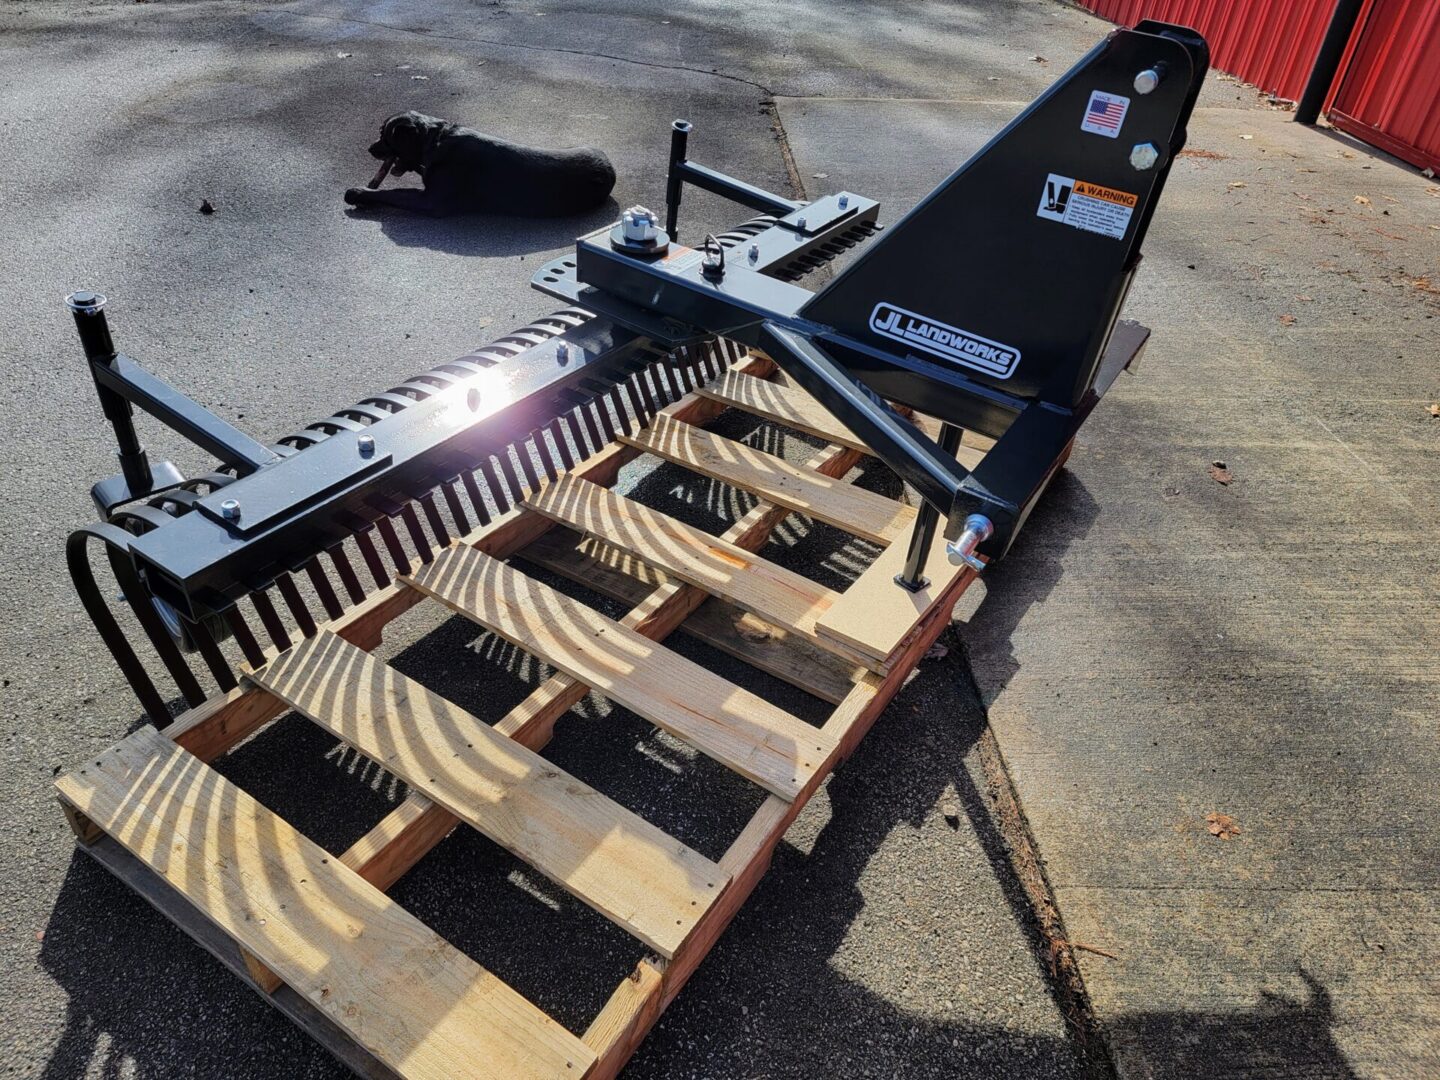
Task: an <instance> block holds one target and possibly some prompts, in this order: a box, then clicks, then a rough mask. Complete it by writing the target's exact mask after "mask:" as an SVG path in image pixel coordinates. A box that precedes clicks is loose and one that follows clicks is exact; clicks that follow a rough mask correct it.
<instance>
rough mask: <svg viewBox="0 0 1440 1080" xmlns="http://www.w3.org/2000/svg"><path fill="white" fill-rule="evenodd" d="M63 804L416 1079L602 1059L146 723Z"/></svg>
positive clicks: (70, 777) (568, 1067) (531, 1071)
mask: <svg viewBox="0 0 1440 1080" xmlns="http://www.w3.org/2000/svg"><path fill="white" fill-rule="evenodd" d="M57 786H58V788H59V791H60V794H61V797H62V798H63V799H64V800H65V801H66V802H68V803H69V804H70V805H71V806H73V807H75V808H76V809H77V810H79V811H80V812H81V813H82V814H84V815H85V817H86V818H87V819H89V820H90V821H92V822H93V823H94V824H95V825H96V826H98V827H99V828H100V829H102V830H104V831H105V833H106V834H108V835H109V836H111V837H113V838H114V839H115V840H116V841H118V842H119V843H120V844H121V845H122V846H123V847H124V848H125V849H126V850H128V851H129V852H130V853H131V854H132V855H134V856H136V857H137V858H138V859H139V860H140V861H141V862H143V863H144V864H145V865H146V866H147V867H148V868H149V869H150V870H151V871H152V872H153V873H154V874H156V875H157V876H158V877H160V878H161V879H163V880H164V881H165V882H166V883H167V884H169V885H170V886H172V887H173V888H175V889H176V890H177V891H178V892H179V893H180V894H181V895H183V896H184V897H185V898H186V899H187V900H189V901H190V902H191V903H193V904H195V905H196V906H197V907H198V908H200V909H201V910H202V911H203V912H205V914H206V915H207V917H208V918H209V919H210V920H211V921H212V922H214V923H215V924H216V925H217V926H218V927H219V928H220V929H221V930H223V931H224V932H225V933H226V934H228V935H230V937H231V938H232V939H233V940H234V941H235V942H236V943H237V944H238V945H239V946H240V947H241V948H243V949H245V950H247V951H249V952H250V953H253V954H254V955H255V956H256V957H258V958H259V959H260V960H261V961H262V962H263V963H264V964H265V965H267V966H268V967H269V968H270V969H271V970H273V971H274V972H276V973H277V974H278V975H279V976H280V977H281V978H282V979H283V980H284V981H285V983H286V984H287V985H289V986H291V987H292V988H294V989H295V990H296V991H297V992H299V993H300V994H302V995H303V996H305V997H306V998H308V999H309V1000H310V1001H311V1002H312V1003H314V1004H316V1005H317V1006H319V1008H320V1009H321V1011H322V1012H323V1013H324V1014H325V1015H326V1016H327V1017H328V1018H329V1019H330V1020H332V1021H334V1022H335V1023H336V1024H338V1025H339V1026H340V1027H341V1028H343V1029H344V1030H345V1031H346V1032H347V1033H348V1034H349V1035H350V1036H351V1038H353V1039H354V1040H355V1041H356V1042H357V1043H358V1044H359V1045H361V1046H362V1047H364V1048H365V1049H366V1050H367V1051H369V1052H370V1053H371V1054H372V1055H374V1056H375V1057H376V1058H377V1059H378V1060H380V1061H381V1062H383V1063H384V1064H385V1065H387V1066H389V1067H390V1068H392V1069H394V1070H395V1071H396V1072H397V1073H399V1074H401V1075H403V1076H406V1077H417V1078H418V1077H427V1078H428V1077H436V1078H442V1077H452V1076H456V1075H462V1074H463V1075H467V1076H488V1077H495V1078H496V1080H500V1078H508V1077H536V1078H540V1077H545V1078H552V1080H553V1078H555V1077H563V1076H584V1075H585V1073H586V1071H587V1070H588V1069H589V1068H590V1067H591V1066H592V1065H593V1064H594V1063H595V1060H596V1058H595V1054H594V1052H593V1051H591V1050H590V1049H589V1048H588V1047H587V1046H586V1045H585V1044H584V1043H583V1042H581V1041H580V1040H579V1039H577V1038H576V1037H575V1036H574V1035H572V1034H570V1032H568V1031H566V1030H565V1028H563V1027H562V1026H561V1025H559V1024H558V1023H556V1022H555V1021H554V1020H552V1019H550V1017H548V1016H546V1015H545V1014H544V1013H543V1012H541V1011H540V1010H539V1009H537V1008H536V1007H535V1006H534V1005H532V1004H530V1003H529V1002H528V1001H526V1000H525V999H524V998H523V997H521V996H520V995H519V994H517V993H516V992H515V991H514V990H512V989H511V988H510V987H509V986H507V985H506V984H505V983H503V982H502V981H501V980H500V979H498V978H496V977H495V976H494V975H492V974H490V973H489V972H488V971H486V970H485V969H484V968H482V967H480V965H479V964H476V963H475V962H474V961H473V960H471V959H470V958H469V957H467V956H465V955H464V954H463V953H461V952H460V951H459V950H457V949H456V948H455V947H454V946H452V945H450V944H449V943H448V942H446V941H445V940H444V939H443V938H442V937H440V935H438V934H436V933H435V931H433V930H431V929H430V928H429V927H427V926H426V925H425V924H424V923H422V922H420V920H419V919H416V918H415V917H414V916H412V915H410V914H409V913H408V912H406V911H405V910H404V909H403V908H402V907H400V905H398V904H396V903H395V902H394V901H392V900H391V899H390V898H389V897H387V896H386V895H385V894H384V893H382V892H380V891H379V890H378V889H376V888H374V887H373V886H371V885H369V884H367V883H366V882H365V881H363V880H361V878H360V877H359V876H358V875H356V874H355V873H354V872H353V871H352V870H350V869H349V868H348V867H346V866H344V865H343V864H342V863H341V861H340V860H339V859H337V858H334V857H332V856H331V855H330V854H329V853H328V852H326V851H325V850H324V849H323V848H321V847H320V846H319V845H318V844H315V843H314V842H313V841H311V840H309V839H307V838H306V837H305V836H303V835H302V834H301V833H300V832H298V831H297V830H296V829H294V828H293V827H292V826H291V825H289V824H288V823H287V822H285V821H284V820H283V819H281V818H280V817H279V816H278V815H276V814H273V813H271V812H270V811H269V810H267V809H266V808H265V807H263V806H261V805H260V804H259V803H257V802H256V801H255V800H254V799H253V798H251V797H250V796H249V795H247V794H246V793H245V792H244V791H243V790H241V789H240V788H238V787H236V786H234V785H233V784H231V783H229V782H228V781H227V780H225V779H224V778H223V777H222V776H221V775H220V774H219V773H217V772H215V771H214V770H213V769H211V768H210V767H209V766H207V765H206V764H205V763H204V762H202V761H201V760H200V759H199V758H197V757H195V756H194V755H192V754H190V753H189V752H188V751H186V750H184V749H183V748H182V747H180V746H179V745H177V744H176V743H174V742H173V741H171V740H170V739H168V738H166V737H165V736H163V735H161V734H160V733H159V732H157V731H156V730H155V729H154V728H152V727H143V728H140V729H139V730H138V731H136V732H135V733H134V734H133V735H131V736H130V737H129V738H127V739H125V740H124V741H123V742H121V743H120V744H118V745H117V746H114V747H112V748H111V749H109V750H107V751H105V752H104V753H103V754H102V755H101V756H100V757H99V758H98V759H96V760H95V761H93V762H87V763H86V765H85V766H83V767H82V768H80V769H77V770H76V771H74V772H71V773H69V774H67V775H66V776H64V777H62V778H61V779H60V780H59V781H58V783H57Z"/></svg>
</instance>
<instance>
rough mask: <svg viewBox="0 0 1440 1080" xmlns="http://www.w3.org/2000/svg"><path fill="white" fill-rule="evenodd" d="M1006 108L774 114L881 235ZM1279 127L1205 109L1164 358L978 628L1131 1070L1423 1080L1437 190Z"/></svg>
mask: <svg viewBox="0 0 1440 1080" xmlns="http://www.w3.org/2000/svg"><path fill="white" fill-rule="evenodd" d="M1212 84H1213V85H1212V90H1211V100H1214V99H1216V98H1217V97H1219V96H1221V95H1222V94H1223V93H1224V91H1223V90H1222V89H1221V86H1223V85H1227V84H1224V81H1223V80H1218V79H1216V80H1212ZM1229 85H1233V84H1229ZM1019 107H1020V106H1019V103H1016V104H1013V105H1012V104H1000V103H992V102H988V101H959V102H952V103H938V102H937V103H910V102H893V101H892V102H856V101H828V100H827V101H819V100H814V99H811V100H804V101H788V100H787V101H782V103H781V114H782V116H783V118H784V120H785V125H786V130H787V132H788V133H789V136H790V139H791V143H792V147H793V148H794V153H795V158H796V162H797V165H798V167H799V169H800V171H801V172H802V173H804V174H809V173H811V172H812V171H821V172H827V173H829V174H830V177H829V179H828V180H827V182H828V183H832V184H839V185H841V186H851V187H854V188H855V189H856V190H861V191H864V192H866V193H867V194H871V195H874V196H877V197H880V198H882V199H887V200H891V205H892V206H893V207H894V210H893V211H892V212H891V213H890V214H888V215H886V216H887V217H888V218H889V219H891V220H893V217H894V215H895V213H896V212H898V211H900V210H903V209H904V208H905V207H906V206H907V205H908V204H909V203H910V202H913V200H914V199H915V198H916V197H917V196H918V195H919V194H921V193H923V192H924V191H925V190H926V189H927V188H928V186H929V185H930V184H931V183H933V182H934V181H935V180H937V179H939V178H940V177H942V176H943V175H945V174H946V173H947V172H948V171H949V170H950V169H951V168H953V167H954V165H955V164H956V163H958V162H959V161H960V160H962V159H963V157H964V155H965V154H967V153H969V152H970V151H972V150H973V149H975V148H977V147H978V146H979V145H980V142H981V141H983V138H984V137H985V136H986V135H988V133H989V132H991V131H993V130H994V128H995V127H996V126H997V125H998V124H999V123H1001V122H1003V121H1004V120H1005V119H1006V118H1008V116H1009V115H1011V114H1012V113H1013V112H1014V111H1016V110H1017V109H1018V108H1019ZM1288 121H1289V118H1288V116H1287V115H1285V114H1283V113H1277V112H1273V111H1267V110H1260V109H1254V108H1250V109H1223V108H1208V107H1207V108H1204V109H1201V110H1200V111H1199V112H1198V113H1197V116H1196V119H1195V122H1194V123H1193V124H1192V129H1191V141H1190V151H1189V153H1188V154H1187V155H1186V156H1185V157H1184V158H1183V159H1182V160H1181V161H1180V162H1178V163H1177V166H1176V168H1175V171H1174V173H1173V174H1172V179H1171V182H1170V185H1169V187H1168V188H1167V192H1166V195H1165V199H1164V202H1163V203H1162V205H1161V207H1160V210H1159V212H1158V213H1157V215H1156V218H1155V221H1154V225H1153V227H1152V229H1151V233H1150V238H1149V242H1148V244H1147V250H1146V262H1145V264H1144V266H1143V267H1142V270H1141V273H1140V276H1139V278H1138V279H1137V282H1136V287H1135V289H1134V291H1133V293H1132V296H1131V299H1130V302H1129V304H1128V307H1127V314H1128V315H1130V316H1131V317H1134V318H1138V319H1140V320H1142V321H1143V322H1145V323H1147V324H1148V325H1150V326H1152V327H1154V329H1155V336H1154V338H1153V339H1152V342H1151V345H1150V347H1149V349H1148V351H1147V354H1146V360H1145V363H1144V364H1143V366H1142V369H1141V371H1140V373H1139V374H1138V375H1135V376H1133V377H1126V378H1124V379H1122V381H1121V383H1120V384H1119V385H1118V386H1117V388H1116V390H1115V391H1114V394H1113V396H1112V397H1111V398H1109V399H1107V401H1106V403H1105V404H1104V405H1103V406H1102V408H1101V409H1100V410H1099V411H1098V412H1097V414H1096V416H1095V418H1094V419H1093V420H1092V421H1091V423H1090V425H1089V426H1088V427H1087V428H1086V430H1085V431H1084V432H1083V433H1082V435H1081V437H1080V439H1079V441H1078V444H1077V447H1076V450H1075V454H1074V456H1073V457H1072V458H1071V461H1070V465H1069V468H1068V470H1067V471H1066V473H1065V474H1064V475H1063V476H1062V477H1061V478H1060V480H1059V481H1058V482H1057V483H1056V485H1055V487H1054V489H1053V490H1052V492H1051V494H1050V495H1049V496H1048V497H1047V499H1046V501H1045V502H1044V503H1043V504H1042V507H1041V508H1040V509H1039V510H1037V512H1036V514H1035V515H1034V517H1033V518H1032V519H1031V522H1030V523H1029V525H1028V526H1027V531H1026V533H1025V534H1024V536H1023V537H1022V539H1021V541H1020V543H1019V544H1018V545H1017V547H1016V549H1015V551H1014V553H1013V555H1012V556H1011V557H1010V559H1009V560H1007V561H1006V562H1005V563H1004V564H1003V565H1002V566H1000V567H998V568H997V569H996V570H995V571H994V572H993V573H992V574H991V575H989V578H988V581H987V587H988V592H987V595H986V597H985V599H984V601H983V602H982V603H981V604H980V605H979V607H978V610H977V611H976V612H975V613H974V615H973V617H972V618H971V619H970V620H969V624H968V626H967V628H966V630H965V632H964V640H965V643H966V649H967V653H968V657H969V660H970V664H971V666H972V669H973V672H974V675H975V678H976V681H977V684H978V685H979V687H980V690H981V693H982V695H983V698H984V700H985V703H986V705H987V707H988V710H989V721H990V724H991V726H992V728H993V730H994V732H995V733H996V736H997V737H998V740H999V743H1000V746H1001V749H1002V751H1003V753H1004V757H1005V760H1006V762H1007V764H1008V766H1009V770H1010V773H1011V775H1012V777H1013V780H1014V784H1015V787H1016V790H1017V792H1018V794H1019V797H1020V800H1021V803H1022V806H1023V809H1024V812H1025V814H1026V816H1027V817H1028V819H1029V823H1030V827H1031V830H1032V832H1033V835H1034V837H1035V839H1036V841H1037V843H1038V846H1039V849H1040V852H1041V855H1042V856H1043V858H1044V863H1045V870H1046V873H1047V875H1048V878H1049V881H1050V884H1051V887H1052V889H1053V892H1054V895H1055V897H1056V900H1057V902H1058V904H1059V907H1060V911H1061V914H1062V916H1063V918H1064V920H1065V923H1066V926H1067V930H1068V934H1069V936H1070V938H1071V940H1074V941H1080V942H1084V943H1087V944H1090V945H1094V946H1096V947H1098V948H1101V949H1104V950H1106V951H1109V952H1113V953H1115V954H1116V956H1117V957H1118V959H1108V958H1106V957H1103V956H1100V955H1097V954H1094V953H1085V952H1081V953H1080V954H1079V959H1080V964H1081V967H1082V969H1083V973H1084V978H1085V984H1086V987H1087V989H1088V991H1089V994H1090V998H1091V1001H1092V1004H1093V1007H1094V1009H1095V1012H1096V1016H1097V1019H1098V1021H1099V1023H1100V1025H1101V1027H1102V1030H1103V1031H1104V1032H1105V1033H1106V1036H1107V1038H1108V1040H1109V1042H1110V1044H1111V1048H1112V1051H1113V1053H1114V1055H1115V1060H1116V1065H1117V1067H1118V1069H1119V1071H1120V1073H1121V1075H1123V1076H1143V1077H1160V1076H1175V1077H1186V1076H1196V1075H1206V1076H1233V1075H1251V1074H1254V1073H1255V1072H1258V1071H1264V1072H1266V1073H1268V1074H1273V1075H1284V1076H1297V1077H1299V1076H1306V1077H1316V1076H1352V1075H1366V1076H1424V1075H1433V1074H1434V1073H1435V1072H1436V1071H1437V1070H1440V982H1437V978H1436V976H1435V974H1434V972H1433V971H1431V970H1429V966H1428V965H1427V964H1426V963H1425V960H1424V950H1425V946H1424V942H1426V941H1428V940H1431V939H1432V938H1433V937H1434V935H1435V933H1436V932H1437V930H1440V908H1437V906H1436V903H1435V896H1436V891H1435V890H1436V886H1437V884H1440V881H1437V870H1436V868H1437V866H1440V858H1437V856H1440V830H1437V827H1436V824H1435V822H1436V820H1437V810H1440V789H1437V786H1436V784H1435V780H1434V777H1435V774H1436V767H1437V765H1440V747H1437V744H1436V742H1435V740H1434V737H1433V731H1432V730H1431V726H1432V725H1431V724H1430V718H1431V715H1432V714H1433V711H1434V710H1433V699H1434V695H1435V688H1436V674H1435V671H1434V663H1433V660H1434V656H1435V654H1436V648H1437V645H1440V621H1437V616H1436V613H1435V607H1434V596H1435V586H1436V583H1437V577H1436V574H1437V569H1440V556H1437V555H1436V552H1435V548H1434V544H1433V536H1434V535H1435V528H1436V526H1437V524H1440V520H1437V510H1440V507H1437V502H1436V499H1435V492H1434V476H1435V466H1436V463H1437V449H1440V447H1437V442H1436V438H1437V429H1436V427H1435V426H1434V425H1435V423H1436V421H1434V420H1433V419H1432V417H1431V416H1430V415H1429V412H1428V411H1427V406H1428V404H1429V403H1430V402H1431V400H1432V399H1433V398H1434V397H1435V396H1436V393H1437V384H1436V381H1435V368H1434V363H1435V358H1436V353H1435V341H1436V334H1435V330H1436V319H1437V316H1440V295H1437V292H1436V288H1435V285H1434V283H1433V282H1434V279H1433V277H1432V275H1433V274H1434V268H1435V267H1436V266H1440V231H1437V226H1440V201H1437V199H1436V196H1437V195H1440V189H1437V188H1435V186H1434V185H1433V183H1429V182H1427V181H1426V180H1424V179H1423V178H1421V177H1420V176H1419V175H1418V174H1417V173H1416V172H1415V171H1414V170H1412V169H1409V168H1408V167H1404V166H1401V165H1399V164H1397V163H1395V162H1394V161H1393V160H1391V159H1388V158H1385V157H1384V156H1383V155H1379V154H1376V153H1373V152H1371V151H1369V150H1368V149H1367V148H1365V147H1363V146H1360V145H1358V144H1355V143H1352V142H1350V141H1349V140H1347V139H1343V138H1340V137H1338V136H1334V135H1331V134H1329V133H1327V132H1324V131H1309V130H1305V129H1300V128H1297V127H1296V126H1294V125H1292V124H1290V123H1289V122H1288ZM895 161H904V162H905V164H906V167H905V168H904V169H894V168H893V166H892V163H893V162H895ZM957 280H958V278H957ZM1037 317H1043V307H1037ZM1217 459H1220V460H1224V461H1225V462H1226V463H1227V465H1228V467H1229V469H1230V470H1231V471H1232V473H1233V474H1234V478H1235V479H1234V481H1233V482H1232V483H1231V484H1229V485H1228V486H1222V485H1221V484H1219V483H1217V482H1216V481H1215V480H1214V479H1212V478H1211V477H1210V475H1209V474H1208V471H1207V469H1208V466H1209V464H1210V463H1211V462H1212V461H1214V460H1217ZM1212 812H1220V813H1225V814H1229V815H1232V816H1233V817H1234V818H1235V819H1236V821H1238V822H1239V824H1240V826H1241V830H1242V831H1241V834H1240V836H1239V837H1238V838H1236V839H1234V840H1231V841H1229V842H1222V841H1221V840H1218V839H1216V838H1215V837H1213V836H1211V835H1210V833H1209V831H1208V829H1207V826H1206V822H1205V816H1206V815H1207V814H1209V813H1212Z"/></svg>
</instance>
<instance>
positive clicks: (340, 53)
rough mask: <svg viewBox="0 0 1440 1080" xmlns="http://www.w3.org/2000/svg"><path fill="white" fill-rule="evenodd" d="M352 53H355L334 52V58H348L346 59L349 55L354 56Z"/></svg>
mask: <svg viewBox="0 0 1440 1080" xmlns="http://www.w3.org/2000/svg"><path fill="white" fill-rule="evenodd" d="M354 55H355V54H354V53H348V52H337V53H336V54H335V59H337V60H348V59H350V57H352V56H354Z"/></svg>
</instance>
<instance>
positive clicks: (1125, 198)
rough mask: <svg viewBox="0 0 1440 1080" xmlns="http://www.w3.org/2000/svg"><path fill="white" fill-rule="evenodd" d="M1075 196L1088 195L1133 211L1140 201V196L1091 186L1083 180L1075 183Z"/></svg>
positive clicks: (1095, 185) (1097, 185) (1094, 185)
mask: <svg viewBox="0 0 1440 1080" xmlns="http://www.w3.org/2000/svg"><path fill="white" fill-rule="evenodd" d="M1075 194H1076V195H1088V196H1090V198H1092V199H1104V200H1105V201H1106V202H1112V203H1115V204H1116V205H1117V206H1128V207H1130V208H1131V209H1134V207H1135V204H1136V203H1138V202H1139V201H1140V196H1138V195H1131V194H1130V193H1129V192H1128V191H1116V190H1115V189H1114V188H1108V187H1101V186H1100V185H1099V184H1091V183H1089V182H1087V181H1085V180H1076V181H1075Z"/></svg>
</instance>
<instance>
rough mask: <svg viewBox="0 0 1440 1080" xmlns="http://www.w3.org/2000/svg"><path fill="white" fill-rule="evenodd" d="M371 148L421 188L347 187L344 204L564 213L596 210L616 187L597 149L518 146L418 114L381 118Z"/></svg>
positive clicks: (439, 211) (441, 211) (425, 210)
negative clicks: (415, 178) (420, 179)
mask: <svg viewBox="0 0 1440 1080" xmlns="http://www.w3.org/2000/svg"><path fill="white" fill-rule="evenodd" d="M370 153H371V154H372V155H374V156H375V157H377V158H379V159H380V160H381V161H391V160H393V161H394V163H395V165H394V168H393V170H392V171H393V172H394V173H395V175H396V176H400V175H402V174H404V173H407V172H412V171H413V172H417V173H419V174H420V175H421V176H422V177H423V178H424V180H425V188H424V190H422V191H417V190H415V189H413V188H412V189H405V188H399V189H392V190H390V191H379V190H374V189H371V188H351V189H350V190H348V191H347V192H345V201H346V202H347V203H349V204H350V205H351V206H393V207H396V208H397V209H400V210H413V211H415V212H417V213H421V214H431V215H433V216H435V217H443V216H445V215H447V214H464V213H486V214H524V215H527V216H531V217H564V216H567V215H570V214H582V213H584V212H585V211H587V210H593V209H595V208H596V207H598V206H599V205H600V204H602V203H603V202H604V201H605V200H606V199H607V198H609V197H610V191H611V189H612V188H613V187H614V186H615V168H614V166H612V165H611V164H610V159H609V158H607V157H606V156H605V155H604V154H602V153H601V152H600V151H599V150H592V149H590V148H589V147H588V146H579V147H575V148H573V149H570V150H538V149H535V148H534V147H530V146H517V145H516V144H515V143H511V142H506V141H505V140H504V139H497V138H495V137H494V136H492V135H482V134H481V133H480V132H478V131H472V130H471V129H470V128H464V127H460V126H458V125H456V124H451V123H449V122H448V121H445V120H438V119H436V118H435V117H433V116H426V115H424V114H423V113H418V112H403V113H397V114H395V115H394V116H392V117H390V118H389V119H388V120H386V121H385V123H384V124H382V125H381V127H380V138H379V139H377V140H376V141H375V142H373V143H371V144H370Z"/></svg>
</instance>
